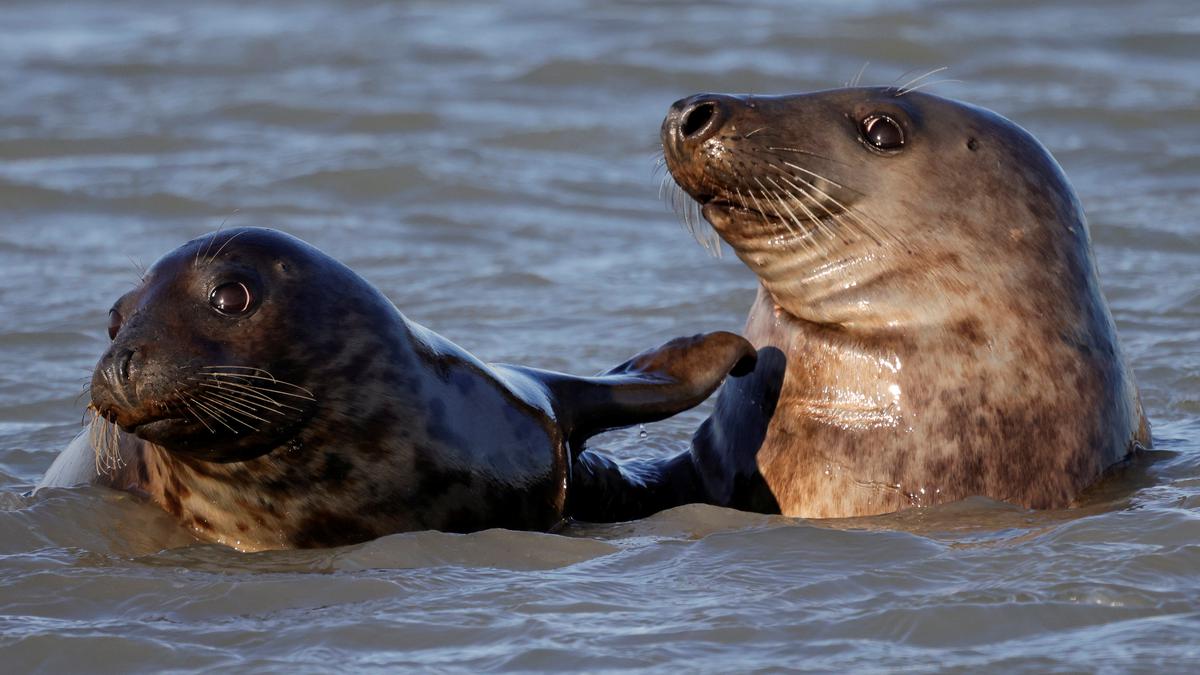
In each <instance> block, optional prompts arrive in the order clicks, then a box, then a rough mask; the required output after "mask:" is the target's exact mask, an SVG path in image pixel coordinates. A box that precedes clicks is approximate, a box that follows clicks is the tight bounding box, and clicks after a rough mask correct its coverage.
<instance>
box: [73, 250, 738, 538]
mask: <svg viewBox="0 0 1200 675" xmlns="http://www.w3.org/2000/svg"><path fill="white" fill-rule="evenodd" d="M231 280H232V281H231ZM227 283H235V284H237V283H241V284H245V286H246V287H247V288H251V289H253V290H254V293H255V297H254V298H252V302H246V303H245V304H246V307H253V309H252V310H248V311H246V312H244V313H240V314H236V313H235V314H224V313H222V312H220V311H214V307H213V306H210V304H211V303H210V301H209V298H210V297H211V295H212V293H213V290H214V289H216V288H220V287H221V285H222V284H227ZM235 304H236V303H235ZM114 316H115V317H118V318H119V320H117V321H116V322H115V323H116V324H119V329H118V330H117V331H116V333H115V338H114V341H113V344H112V345H111V347H110V348H109V350H108V351H107V352H106V353H105V355H104V356H103V357H102V358H101V359H100V362H99V363H98V364H97V367H96V371H95V374H94V377H93V382H92V388H91V392H92V405H91V407H92V408H93V409H94V410H96V411H97V413H98V414H99V415H100V417H101V418H102V419H103V420H107V421H109V422H111V423H112V424H114V425H117V426H119V427H120V428H121V429H123V430H124V431H123V433H120V434H119V435H114V436H106V437H110V438H115V439H116V443H117V444H118V446H119V447H118V450H119V452H118V454H119V455H120V457H121V460H122V461H120V462H118V463H116V464H115V465H114V466H111V467H107V466H105V467H101V470H100V471H99V472H98V473H97V474H96V475H94V476H93V479H94V480H96V481H97V482H100V483H102V484H106V485H109V486H112V487H116V488H119V489H124V490H129V491H133V492H137V493H141V494H144V495H146V496H147V497H148V498H149V499H151V500H152V501H153V502H154V503H156V504H158V505H159V506H161V507H162V508H163V509H164V510H166V511H167V512H168V513H170V514H171V515H173V516H175V517H176V518H177V519H178V520H179V521H180V522H181V523H183V524H184V525H185V526H187V527H189V528H190V529H191V530H192V531H193V532H194V533H195V534H196V535H197V536H199V537H202V538H204V539H207V540H211V541H216V542H220V543H223V544H227V545H230V546H233V547H236V548H239V549H242V550H260V549H271V548H292V547H319V546H334V545H340V544H349V543H353V542H359V541H364V540H368V539H372V538H375V537H378V536H381V535H384V534H389V533H393V532H402V531H410V530H424V529H436V530H445V531H452V532H469V531H473V530H480V529H484V528H492V527H504V528H514V529H535V530H549V529H552V528H554V527H556V526H557V525H558V524H559V523H560V522H561V521H562V520H563V519H564V518H567V517H569V516H570V513H569V511H568V510H567V493H568V490H569V488H570V482H571V481H570V473H571V463H572V461H573V458H574V456H575V455H577V454H578V453H579V452H580V451H581V450H582V449H583V444H584V442H585V441H586V440H587V438H588V437H590V436H591V435H593V434H594V433H596V432H598V431H601V430H603V429H607V428H613V427H616V426H623V425H628V424H636V423H639V422H648V421H653V420H657V419H662V418H664V417H667V416H669V415H672V414H675V413H676V412H679V411H681V410H685V409H687V408H690V407H692V406H694V405H696V404H698V403H699V402H701V401H703V400H704V399H705V398H706V397H707V396H708V395H709V394H710V393H712V391H714V390H715V389H716V387H717V386H718V385H719V384H720V382H721V381H722V380H723V379H724V377H725V375H726V373H727V372H729V371H730V370H731V369H733V368H735V367H738V368H741V369H742V370H747V369H748V368H749V365H747V364H751V363H752V362H753V358H754V357H753V349H752V348H751V347H750V345H749V343H747V342H746V341H745V340H744V339H743V338H741V337H738V336H736V335H733V334H730V333H712V334H707V335H697V336H694V337H689V338H679V339H676V340H673V341H671V342H668V343H667V344H665V345H663V346H662V347H660V348H657V349H654V350H650V351H647V352H646V353H644V354H641V355H639V356H638V357H635V358H634V359H633V360H631V361H629V362H627V363H626V364H622V365H621V366H618V367H617V368H615V369H613V370H612V371H610V372H609V373H606V374H605V375H602V376H598V377H595V378H582V377H573V376H569V375H563V374H559V373H550V372H545V371H538V370H534V369H529V368H522V367H516V366H505V365H489V364H485V363H483V362H481V361H479V360H478V359H476V358H475V357H473V356H471V355H470V354H468V353H467V352H466V351H464V350H462V349H460V348H459V347H457V346H456V345H454V344H452V343H450V342H449V341H447V340H445V339H444V338H442V337H441V336H439V335H437V334H436V333H433V332H432V331H429V330H427V329H425V328H423V327H421V326H419V325H417V324H414V323H412V322H410V321H408V320H407V319H406V318H405V317H404V316H403V315H402V314H401V313H400V312H399V311H398V310H397V309H396V307H395V306H394V305H393V304H392V303H391V302H390V301H388V300H387V298H385V297H384V296H383V295H382V294H381V293H380V292H379V291H378V290H376V289H375V288H374V287H373V286H371V285H370V284H369V283H367V282H366V281H364V280H363V279H362V278H361V277H359V276H358V275H357V274H355V273H354V272H353V271H351V270H350V269H349V268H347V267H345V266H344V265H342V264H340V263H338V262H337V261H334V260H333V259H331V258H329V257H328V256H326V255H325V254H323V253H321V252H320V251H318V250H316V249H315V248H313V247H311V246H309V245H307V244H304V243H303V242H301V241H299V240H297V239H294V238H292V237H289V236H287V235H284V234H282V233H279V232H275V231H272V230H264V229H256V228H243V229H237V230H230V231H225V232H221V233H217V234H214V235H209V236H206V237H203V238H201V239H199V240H196V241H193V242H189V243H188V244H186V245H184V246H183V247H181V248H179V249H177V250H176V251H174V252H173V253H171V254H168V255H167V256H165V257H164V258H163V259H162V260H160V261H159V262H158V263H156V264H155V265H154V266H153V267H152V268H151V269H150V270H149V271H148V272H147V274H146V276H145V278H144V279H143V280H142V283H141V284H140V285H139V286H138V287H137V288H136V289H134V290H133V291H131V292H130V293H128V294H126V295H125V296H124V297H122V298H121V299H120V300H119V301H118V302H117V304H116V305H115V306H114ZM285 397H286V399H285ZM285 400H286V402H285ZM250 415H253V417H251V416H250ZM76 445H78V444H73V446H72V447H73V448H74V447H75V446H76ZM84 446H86V444H84ZM89 450H90V448H89ZM65 461H66V460H64V462H65ZM56 464H57V463H56ZM50 474H53V475H56V476H60V478H59V479H58V480H64V481H65V480H66V479H65V478H63V477H62V475H61V472H56V471H55V470H54V469H53V468H52V470H51V472H50Z"/></svg>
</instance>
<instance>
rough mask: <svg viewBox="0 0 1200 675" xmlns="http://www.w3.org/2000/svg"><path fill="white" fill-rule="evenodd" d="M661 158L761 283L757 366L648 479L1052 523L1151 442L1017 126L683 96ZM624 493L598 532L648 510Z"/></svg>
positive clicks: (751, 331)
mask: <svg viewBox="0 0 1200 675" xmlns="http://www.w3.org/2000/svg"><path fill="white" fill-rule="evenodd" d="M662 141H663V147H664V152H665V156H666V163H667V167H668V169H669V171H670V173H671V175H672V176H673V177H674V178H675V180H676V182H677V183H678V185H679V187H680V188H682V190H684V191H685V192H686V193H687V194H688V195H690V196H691V197H692V198H693V199H694V200H696V202H697V203H699V204H700V206H701V209H702V213H703V215H704V217H705V218H706V219H707V220H708V222H709V223H711V224H712V226H713V227H714V228H715V230H716V232H717V233H718V234H719V235H720V237H721V238H722V239H724V240H725V242H727V243H728V244H729V245H730V246H731V247H732V248H733V250H734V252H735V253H736V254H737V256H738V257H739V258H740V259H741V260H742V261H744V262H745V264H746V265H747V266H748V267H749V268H750V269H751V270H753V271H754V273H755V274H756V275H757V276H758V279H759V282H760V286H759V293H758V298H757V299H756V301H755V304H754V306H753V308H752V309H751V311H750V315H749V318H748V319H747V323H746V330H745V334H746V337H747V338H749V339H750V341H751V342H752V343H754V345H755V347H756V348H758V350H759V359H758V366H757V367H756V368H755V371H754V373H753V374H751V375H750V376H748V377H745V378H739V379H731V380H729V381H728V382H727V383H726V384H725V385H724V386H723V387H722V389H721V392H720V393H719V395H718V398H717V403H716V406H715V410H714V412H713V415H712V416H711V417H710V418H709V419H708V420H707V421H705V423H704V424H703V425H702V426H701V427H700V429H699V430H698V431H697V432H696V435H695V438H694V439H693V445H692V451H691V454H690V457H688V458H686V459H685V458H682V457H681V458H675V459H673V460H671V461H672V463H671V465H670V466H669V467H658V469H660V470H661V471H662V474H661V477H660V475H659V474H658V473H655V472H650V474H649V475H652V476H654V478H652V479H649V480H648V481H644V483H646V484H655V485H685V484H686V485H691V486H692V487H690V488H688V489H686V490H684V491H683V492H682V493H681V497H680V498H681V499H690V500H698V501H708V502H711V503H715V504H720V505H725V506H734V507H738V508H744V509H750V510H759V511H782V512H783V513H784V514H787V515H795V516H807V517H843V516H856V515H869V514H877V513H885V512H890V511H895V510H898V509H902V508H907V507H910V506H920V505H926V504H936V503H940V502H946V501H952V500H957V499H961V498H964V497H967V496H970V495H986V496H989V497H992V498H994V499H999V500H1005V501H1011V502H1015V503H1017V504H1021V505H1024V506H1027V507H1037V508H1051V507H1063V506H1067V505H1069V504H1071V503H1072V501H1073V500H1074V499H1075V497H1076V496H1077V495H1078V494H1079V493H1080V491H1081V490H1083V489H1084V488H1085V487H1087V486H1088V485H1090V484H1091V483H1093V482H1094V481H1095V480H1096V479H1097V478H1098V477H1099V476H1100V475H1101V473H1102V472H1103V471H1104V470H1105V469H1106V468H1107V467H1109V466H1112V465H1113V464H1116V463H1118V462H1122V461H1123V460H1125V459H1126V458H1127V457H1129V456H1130V455H1131V453H1133V452H1135V451H1136V450H1137V449H1138V448H1141V447H1149V445H1150V433H1149V426H1148V425H1147V423H1146V421H1145V417H1144V415H1143V413H1142V408H1141V403H1140V401H1139V398H1138V393H1137V388H1136V386H1135V385H1134V379H1133V375H1132V373H1131V371H1130V369H1129V367H1128V365H1127V364H1126V362H1125V359H1124V357H1123V355H1122V352H1121V347H1120V344H1119V342H1118V340H1117V334H1116V329H1115V327H1114V325H1113V321H1112V318H1111V316H1110V314H1109V311H1108V307H1107V306H1106V304H1105V302H1104V298H1103V296H1102V295H1101V292H1100V286H1099V282H1098V275H1097V272H1096V266H1095V262H1094V259H1093V256H1092V250H1091V243H1090V241H1089V235H1088V229H1087V224H1086V221H1085V219H1084V215H1083V211H1082V209H1081V208H1080V205H1079V201H1078V200H1077V199H1076V197H1075V194H1074V192H1073V190H1072V189H1071V187H1070V185H1069V184H1068V182H1067V179H1066V177H1065V176H1064V175H1063V172H1062V170H1061V169H1060V168H1059V166H1058V164H1057V163H1056V162H1055V161H1054V159H1053V158H1052V157H1051V156H1050V154H1049V153H1048V152H1047V151H1046V150H1045V148H1043V147H1042V146H1041V144H1039V143H1038V142H1037V141H1036V140H1035V139H1034V138H1033V137H1032V136H1031V135H1030V134H1029V133H1028V132H1026V131H1025V130H1023V129H1021V128H1020V127H1018V126H1017V125H1016V124H1013V123H1012V122H1010V121H1008V120H1006V119H1004V118H1003V117H1000V116H999V115H996V114H995V113H992V112H989V111H987V110H983V109H980V108H977V107H974V106H971V105H967V104H964V103H959V102H956V101H951V100H948V99H944V98H940V97H937V96H933V95H929V94H926V93H923V92H909V93H905V92H904V91H901V90H896V89H891V88H869V87H868V88H851V89H837V90H830V91H819V92H814V93H809V94H799V95H790V96H733V95H722V94H699V95H696V96H692V97H689V98H686V99H683V100H681V101H678V102H676V103H675V104H674V105H673V106H672V107H671V109H670V111H669V112H668V114H667V117H666V119H665V120H664V122H663V125H662ZM595 464H596V465H597V466H598V467H599V468H598V469H597V470H596V472H595V473H596V475H598V476H611V475H613V474H614V473H622V474H623V475H628V473H629V472H628V470H627V469H612V468H610V467H606V466H604V463H603V462H602V461H600V460H597V461H596V463H595ZM580 484H584V483H583V481H580ZM588 484H590V485H594V486H596V489H597V491H599V492H601V493H604V492H606V491H608V492H611V493H614V494H621V492H620V490H618V489H616V488H612V489H610V487H611V486H614V485H616V486H618V487H619V486H621V485H623V483H621V482H619V481H606V480H600V479H595V480H592V481H591V482H590V483H588ZM628 494H630V495H631V497H630V498H629V499H622V498H612V499H610V500H609V503H612V504H614V505H615V506H614V509H613V513H614V514H616V513H619V515H620V516H623V517H627V516H631V515H640V511H639V508H638V505H639V504H644V503H645V499H644V495H639V494H637V491H636V490H634V491H631V492H628ZM601 501H603V500H601V499H599V498H595V499H592V500H590V502H591V503H599V502H601ZM630 504H632V505H633V506H632V507H631V508H628V509H625V508H624V507H625V506H628V505H630ZM657 505H661V504H657ZM597 515H598V516H600V517H603V516H605V514H603V513H600V514H597Z"/></svg>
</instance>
